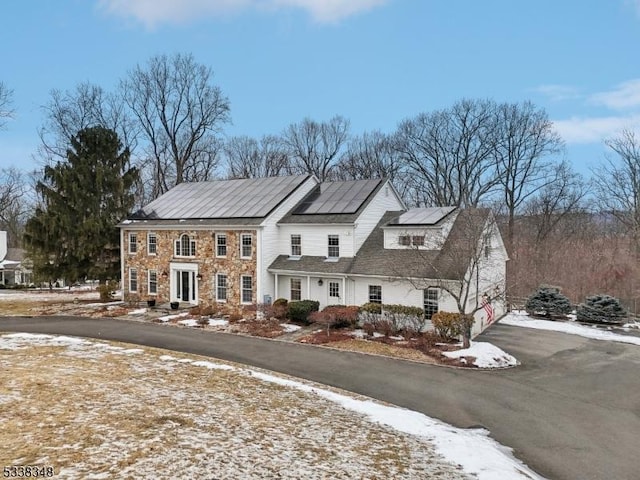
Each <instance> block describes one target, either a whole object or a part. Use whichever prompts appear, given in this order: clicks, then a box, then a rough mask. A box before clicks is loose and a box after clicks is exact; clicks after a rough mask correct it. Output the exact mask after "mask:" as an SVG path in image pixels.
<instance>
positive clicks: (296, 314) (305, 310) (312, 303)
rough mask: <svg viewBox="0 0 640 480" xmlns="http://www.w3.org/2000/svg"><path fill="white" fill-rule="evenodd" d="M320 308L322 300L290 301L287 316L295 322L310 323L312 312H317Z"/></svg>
mask: <svg viewBox="0 0 640 480" xmlns="http://www.w3.org/2000/svg"><path fill="white" fill-rule="evenodd" d="M319 309H320V302H318V301H316V300H299V301H296V302H289V305H288V309H287V317H288V318H289V319H290V320H293V321H294V322H301V323H304V324H307V325H308V324H309V315H310V314H311V312H317V311H318V310H319Z"/></svg>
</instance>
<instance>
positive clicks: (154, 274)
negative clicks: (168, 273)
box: [147, 270, 158, 295]
mask: <svg viewBox="0 0 640 480" xmlns="http://www.w3.org/2000/svg"><path fill="white" fill-rule="evenodd" d="M147 291H148V292H149V295H157V294H158V271H157V270H148V271H147Z"/></svg>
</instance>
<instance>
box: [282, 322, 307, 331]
mask: <svg viewBox="0 0 640 480" xmlns="http://www.w3.org/2000/svg"><path fill="white" fill-rule="evenodd" d="M281 327H282V330H284V333H293V332H297V331H298V330H300V329H301V328H302V327H301V326H300V325H293V324H292V323H283V324H282V325H281Z"/></svg>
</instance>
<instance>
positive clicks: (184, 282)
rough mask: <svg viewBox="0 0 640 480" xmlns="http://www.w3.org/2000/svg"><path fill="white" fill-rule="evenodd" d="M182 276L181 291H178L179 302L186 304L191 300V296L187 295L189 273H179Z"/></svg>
mask: <svg viewBox="0 0 640 480" xmlns="http://www.w3.org/2000/svg"><path fill="white" fill-rule="evenodd" d="M180 273H181V275H182V279H181V280H182V281H181V287H182V288H181V289H180V293H181V295H180V300H182V301H183V302H188V301H189V300H190V299H191V298H190V297H191V295H189V293H190V291H191V275H189V274H190V273H191V272H180Z"/></svg>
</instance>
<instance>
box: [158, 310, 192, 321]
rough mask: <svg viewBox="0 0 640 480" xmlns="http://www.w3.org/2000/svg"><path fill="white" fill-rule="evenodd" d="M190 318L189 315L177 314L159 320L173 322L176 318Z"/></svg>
mask: <svg viewBox="0 0 640 480" xmlns="http://www.w3.org/2000/svg"><path fill="white" fill-rule="evenodd" d="M187 316H189V314H188V313H186V312H185V313H177V314H175V315H165V316H163V317H158V320H160V321H161V322H169V321H171V320H175V319H176V318H182V317H187Z"/></svg>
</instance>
